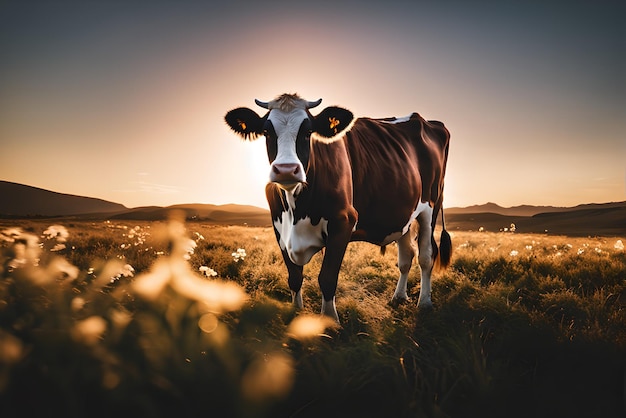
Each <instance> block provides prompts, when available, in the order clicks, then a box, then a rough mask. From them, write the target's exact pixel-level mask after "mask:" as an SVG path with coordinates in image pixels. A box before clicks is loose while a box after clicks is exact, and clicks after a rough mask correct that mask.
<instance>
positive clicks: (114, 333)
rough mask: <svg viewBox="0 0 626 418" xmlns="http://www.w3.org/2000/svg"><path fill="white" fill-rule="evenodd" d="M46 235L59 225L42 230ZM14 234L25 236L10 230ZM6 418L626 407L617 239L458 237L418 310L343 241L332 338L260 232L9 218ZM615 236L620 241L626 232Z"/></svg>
mask: <svg viewBox="0 0 626 418" xmlns="http://www.w3.org/2000/svg"><path fill="white" fill-rule="evenodd" d="M51 226H53V227H52V228H51ZM17 227H19V229H16V228H17ZM2 229H3V230H4V232H3V233H2V235H1V237H2V244H1V245H2V247H1V250H2V258H1V267H0V416H2V417H12V416H35V415H41V414H44V413H49V412H50V411H54V412H55V413H57V414H59V415H63V416H66V417H84V416H90V417H91V416H96V417H97V416H113V415H123V416H134V417H136V416H142V417H152V416H154V417H161V416H172V415H175V416H182V417H200V416H233V417H269V416H272V417H274V416H293V417H313V416H319V415H320V414H325V415H327V416H328V415H330V416H361V417H363V416H366V417H378V416H398V417H466V416H467V417H470V416H481V417H485V416H487V417H489V416H493V417H500V416H507V417H516V416H520V417H521V416H536V417H554V416H568V417H576V416H581V417H582V416H606V417H618V416H623V413H624V412H625V411H626V409H625V404H624V377H625V367H626V314H625V305H626V256H625V254H624V251H623V247H622V248H621V249H620V247H619V245H617V240H618V238H575V239H574V238H568V237H549V236H544V235H520V234H517V233H510V232H507V233H478V232H476V233H462V232H457V233H456V234H455V235H454V237H453V242H454V244H455V246H456V248H455V255H454V257H453V262H452V266H451V268H450V269H449V270H447V271H446V272H444V273H442V274H439V275H438V277H437V278H436V279H435V280H434V282H433V302H434V305H435V306H434V308H433V309H432V310H425V311H419V310H417V308H416V307H415V300H416V299H417V295H418V292H419V270H418V269H417V268H416V267H414V270H413V274H412V275H411V278H410V281H409V295H410V296H411V297H412V302H409V303H407V304H404V305H401V306H399V307H396V308H392V307H391V306H389V305H388V301H389V300H391V297H392V295H393V289H394V288H395V281H396V279H397V274H398V273H397V268H396V266H395V263H396V259H397V252H396V248H395V247H393V246H390V248H389V251H387V253H386V255H384V256H383V255H381V254H380V252H379V250H378V248H376V247H374V246H370V245H368V244H362V243H353V244H350V246H349V247H348V251H347V253H346V257H345V261H344V265H343V267H342V271H341V273H340V278H339V287H338V293H337V303H338V310H339V314H340V319H341V324H342V327H341V328H336V327H333V326H331V324H329V323H327V322H325V321H324V320H323V319H322V318H319V317H318V316H317V312H319V309H320V300H321V295H320V292H319V289H318V287H317V278H316V277H317V273H318V271H319V267H320V264H321V254H318V255H316V256H315V257H314V258H313V260H312V262H311V263H310V264H309V265H307V266H306V267H305V270H304V274H305V281H304V286H303V296H304V303H305V308H304V310H303V312H296V311H295V310H294V309H293V308H292V306H291V304H290V300H291V296H290V292H289V290H288V287H287V283H286V270H285V268H284V266H283V262H282V258H281V256H280V253H279V251H278V248H277V245H276V243H275V238H274V233H273V231H272V230H271V229H269V228H248V227H238V226H231V227H216V226H211V225H204V224H201V223H187V224H186V225H185V224H183V223H182V222H181V221H179V220H173V221H171V222H163V223H158V222H155V223H146V222H143V223H136V224H135V223H133V224H131V223H116V222H92V223H87V222H74V223H67V224H64V225H63V226H61V225H58V226H54V225H50V224H47V223H43V222H42V221H24V222H22V223H19V222H18V221H15V222H14V223H13V224H6V225H3V227H2ZM622 241H623V238H622Z"/></svg>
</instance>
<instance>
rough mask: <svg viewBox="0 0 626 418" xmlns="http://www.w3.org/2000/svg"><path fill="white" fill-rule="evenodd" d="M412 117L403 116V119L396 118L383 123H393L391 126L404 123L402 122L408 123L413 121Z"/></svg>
mask: <svg viewBox="0 0 626 418" xmlns="http://www.w3.org/2000/svg"><path fill="white" fill-rule="evenodd" d="M411 116H412V115H408V116H403V117H401V118H395V119H394V120H383V121H382V122H385V123H391V124H396V123H402V122H408V121H409V120H411Z"/></svg>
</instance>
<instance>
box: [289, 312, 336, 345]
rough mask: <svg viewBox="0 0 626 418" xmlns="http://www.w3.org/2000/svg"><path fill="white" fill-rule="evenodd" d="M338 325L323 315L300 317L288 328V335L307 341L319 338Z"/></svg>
mask: <svg viewBox="0 0 626 418" xmlns="http://www.w3.org/2000/svg"><path fill="white" fill-rule="evenodd" d="M336 325H337V324H336V323H335V321H333V320H332V319H331V318H329V317H327V316H323V315H308V314H304V315H300V316H298V317H296V318H295V319H294V320H293V321H291V323H290V324H289V327H288V328H287V334H288V335H289V336H290V337H293V338H295V339H297V340H307V339H311V338H315V337H319V336H320V335H322V334H323V333H324V331H325V330H326V329H327V328H330V327H335V326H336Z"/></svg>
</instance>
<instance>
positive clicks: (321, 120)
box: [313, 106, 354, 139]
mask: <svg viewBox="0 0 626 418" xmlns="http://www.w3.org/2000/svg"><path fill="white" fill-rule="evenodd" d="M353 118H354V115H353V114H352V112H350V111H349V110H347V109H343V108H341V107H335V106H330V107H327V108H326V109H324V110H322V112H321V113H320V114H318V115H317V116H315V120H314V122H313V131H314V132H316V133H317V134H318V135H319V136H321V137H322V138H326V139H328V138H332V137H334V136H336V135H337V134H339V133H340V132H341V131H343V130H344V129H346V128H347V127H348V126H350V123H351V122H352V119H353Z"/></svg>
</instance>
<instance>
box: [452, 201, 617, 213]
mask: <svg viewBox="0 0 626 418" xmlns="http://www.w3.org/2000/svg"><path fill="white" fill-rule="evenodd" d="M620 207H621V208H623V207H626V202H611V203H588V204H582V205H577V206H572V207H559V206H532V205H520V206H511V207H508V208H507V207H502V206H500V205H498V204H496V203H493V202H488V203H485V204H482V205H472V206H466V207H462V208H458V207H452V208H445V213H446V215H448V214H449V215H460V214H475V213H495V214H498V215H505V216H534V215H537V214H540V213H555V212H571V211H578V210H584V209H608V208H620Z"/></svg>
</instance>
